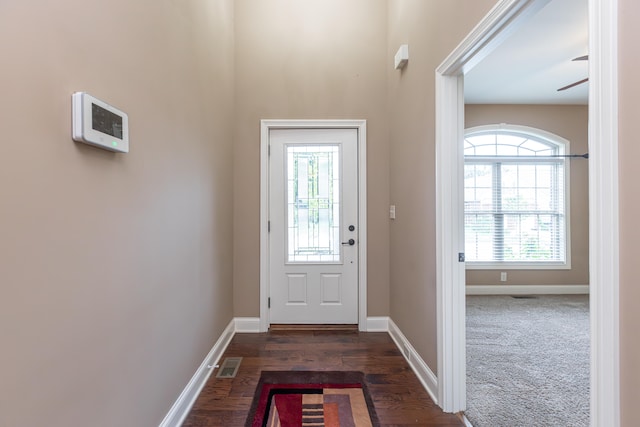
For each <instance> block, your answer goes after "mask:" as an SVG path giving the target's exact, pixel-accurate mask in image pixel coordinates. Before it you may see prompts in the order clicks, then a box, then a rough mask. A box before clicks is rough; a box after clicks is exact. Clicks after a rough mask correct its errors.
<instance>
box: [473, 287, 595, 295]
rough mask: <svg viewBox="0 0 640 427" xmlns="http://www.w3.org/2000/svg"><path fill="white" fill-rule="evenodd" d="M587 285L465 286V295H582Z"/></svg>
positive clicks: (587, 289) (586, 292)
mask: <svg viewBox="0 0 640 427" xmlns="http://www.w3.org/2000/svg"><path fill="white" fill-rule="evenodd" d="M588 293H589V285H478V286H473V285H470V286H467V287H466V294H467V295H582V294H585V295H586V294H588Z"/></svg>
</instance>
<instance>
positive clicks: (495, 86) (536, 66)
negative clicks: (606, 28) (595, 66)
mask: <svg viewBox="0 0 640 427" xmlns="http://www.w3.org/2000/svg"><path fill="white" fill-rule="evenodd" d="M588 26H589V24H588V0H552V1H551V2H550V3H549V4H548V5H546V6H545V7H544V8H543V9H542V10H540V12H538V13H537V14H536V15H534V16H533V17H531V18H530V19H529V20H528V21H527V22H526V23H525V24H523V25H522V26H521V27H520V28H519V29H517V30H516V31H515V32H514V33H513V34H512V35H511V36H510V37H509V38H508V39H507V40H505V41H504V42H503V43H502V44H501V45H500V46H498V48H497V49H496V50H495V51H494V52H492V53H491V54H489V56H487V58H485V59H483V60H482V62H480V63H479V64H478V65H476V66H475V67H474V68H473V69H472V70H470V71H469V72H468V73H467V74H465V77H464V82H465V83H464V84H465V89H464V92H465V102H466V103H467V104H586V103H587V100H588V87H589V84H588V83H584V84H581V85H579V86H576V87H573V88H571V89H568V90H565V91H562V92H558V91H557V89H558V88H561V87H563V86H566V85H568V84H571V83H574V82H576V81H579V80H582V79H584V78H586V77H587V75H588V63H587V62H588V61H571V60H572V59H573V58H576V57H578V56H582V55H586V54H588V52H587V48H588Z"/></svg>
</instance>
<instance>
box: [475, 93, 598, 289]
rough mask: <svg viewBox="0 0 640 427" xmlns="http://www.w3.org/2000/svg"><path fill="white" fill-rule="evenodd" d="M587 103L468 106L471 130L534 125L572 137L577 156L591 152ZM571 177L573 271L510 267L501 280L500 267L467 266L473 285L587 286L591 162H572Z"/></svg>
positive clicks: (572, 150) (572, 144) (570, 138)
mask: <svg viewBox="0 0 640 427" xmlns="http://www.w3.org/2000/svg"><path fill="white" fill-rule="evenodd" d="M588 119H589V111H588V107H587V106H586V105H467V106H466V107H465V126H466V127H467V128H469V127H474V126H482V125H491V124H498V123H507V124H510V125H521V126H530V127H534V128H538V129H542V130H546V131H548V132H551V133H554V134H556V135H558V136H561V137H563V138H565V139H568V140H569V143H570V144H571V145H570V150H571V153H572V154H584V153H586V152H588V151H589V150H588V147H587V146H588V124H589V123H588ZM570 162H571V163H570V166H571V178H570V194H571V222H570V225H571V270H528V271H527V270H506V271H507V272H508V274H507V281H506V282H500V270H498V271H496V270H470V269H467V285H500V284H504V285H586V284H588V283H589V179H588V162H587V161H586V160H584V159H573V160H571V161H570Z"/></svg>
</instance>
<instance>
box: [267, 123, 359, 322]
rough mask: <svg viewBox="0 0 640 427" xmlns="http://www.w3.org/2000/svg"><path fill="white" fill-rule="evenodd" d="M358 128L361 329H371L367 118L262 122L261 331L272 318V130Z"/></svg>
mask: <svg viewBox="0 0 640 427" xmlns="http://www.w3.org/2000/svg"><path fill="white" fill-rule="evenodd" d="M345 128H347V129H356V130H357V131H358V227H359V230H360V233H359V234H358V239H359V244H358V329H359V330H361V331H366V330H367V179H366V178H367V145H366V143H367V122H366V120H274V119H269V120H261V121H260V331H261V332H266V331H267V330H269V325H270V324H271V322H270V319H269V289H270V288H269V268H270V262H269V261H270V259H269V229H268V224H269V133H270V131H271V130H272V129H345Z"/></svg>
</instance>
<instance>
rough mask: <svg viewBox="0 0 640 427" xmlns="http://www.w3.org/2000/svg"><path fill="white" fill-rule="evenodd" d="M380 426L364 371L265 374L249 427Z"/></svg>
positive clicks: (265, 372) (247, 426) (263, 372)
mask: <svg viewBox="0 0 640 427" xmlns="http://www.w3.org/2000/svg"><path fill="white" fill-rule="evenodd" d="M307 426H309V427H311V426H317V427H319V426H324V427H377V426H379V423H378V418H377V416H376V413H375V409H374V407H373V401H372V400H371V397H370V395H369V392H368V391H367V386H366V383H365V381H364V374H363V373H362V372H352V371H326V372H325V371H262V373H261V375H260V381H259V382H258V386H257V387H256V392H255V395H254V398H253V403H252V405H251V410H250V411H249V416H248V417H247V422H246V423H245V427H307Z"/></svg>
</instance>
